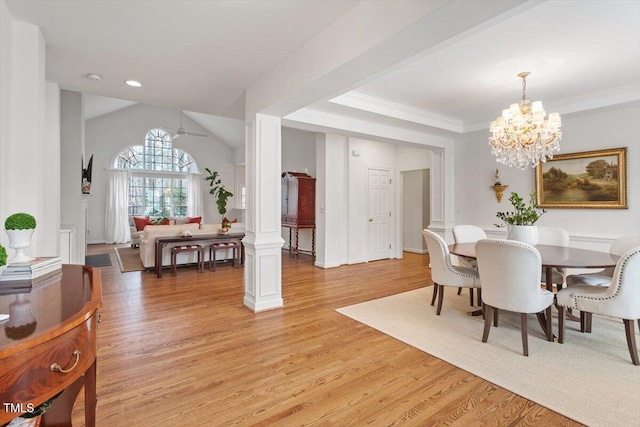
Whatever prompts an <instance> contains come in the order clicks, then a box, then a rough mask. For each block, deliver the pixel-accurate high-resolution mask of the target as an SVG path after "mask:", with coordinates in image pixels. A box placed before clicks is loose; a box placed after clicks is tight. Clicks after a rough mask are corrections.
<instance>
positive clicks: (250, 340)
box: [74, 245, 578, 427]
mask: <svg viewBox="0 0 640 427" xmlns="http://www.w3.org/2000/svg"><path fill="white" fill-rule="evenodd" d="M106 252H108V253H110V254H111V260H112V263H113V266H112V267H104V268H101V271H102V280H103V307H102V309H101V313H102V323H101V324H100V325H99V328H98V413H97V419H98V426H107V427H110V426H145V427H146V426H172V427H173V426H227V425H240V426H246V425H264V426H268V425H278V426H301V425H314V426H361V425H372V426H389V425H400V424H405V425H414V426H415V425H419V426H423V425H464V426H468V425H478V426H480V425H482V426H485V425H541V426H542V425H544V426H550V425H578V424H576V423H574V422H573V421H571V420H568V419H566V418H564V417H562V416H560V415H558V414H556V413H554V412H552V411H550V410H548V409H546V408H543V407H541V406H539V405H537V404H534V403H532V402H530V401H528V400H526V399H523V398H521V397H519V396H517V395H514V394H512V393H510V392H508V391H505V390H503V389H501V388H499V387H496V386H495V385H493V384H491V383H489V382H487V381H484V380H482V379H480V378H478V377H475V376H473V375H471V374H469V373H467V372H465V371H463V370H461V369H458V368H456V367H454V366H452V365H450V364H448V363H446V362H443V361H441V360H439V359H437V358H435V357H432V356H430V355H429V354H426V353H423V352H421V351H419V350H416V349H414V348H412V347H410V346H408V345H406V344H403V343H401V342H399V341H397V340H395V339H393V338H391V337H389V336H387V335H384V334H382V333H380V332H378V331H376V330H374V329H371V328H369V327H367V326H364V325H362V324H360V323H358V322H355V321H354V320H351V319H349V318H347V317H345V316H342V315H341V314H339V313H337V312H336V311H335V309H336V308H339V307H343V306H347V305H351V304H355V303H358V302H363V301H367V300H371V299H374V298H380V297H384V296H388V295H392V294H396V293H399V292H404V291H408V290H412V289H416V288H419V287H424V286H427V285H431V284H432V282H431V280H430V278H429V270H428V268H427V265H428V256H427V255H416V254H411V253H406V254H405V258H404V259H403V260H388V261H378V262H374V263H369V264H361V265H353V266H343V267H339V268H334V269H328V270H323V269H320V268H316V267H313V265H312V261H311V258H310V257H308V256H304V255H301V256H300V257H299V258H298V259H295V258H290V257H289V256H288V253H286V252H283V256H282V259H283V268H282V275H283V292H282V293H283V297H284V301H285V306H284V308H282V309H277V310H271V311H267V312H263V313H257V314H256V313H253V312H251V311H250V310H248V309H247V308H246V307H244V306H243V304H242V299H243V279H242V277H243V276H242V275H243V270H242V269H239V270H238V269H234V268H231V267H230V266H226V265H225V266H220V267H219V268H218V270H217V271H216V272H215V273H214V272H209V271H207V272H205V273H204V274H199V273H197V272H196V271H195V269H192V268H181V269H179V270H178V275H177V276H175V277H174V276H171V275H170V274H165V275H164V276H163V278H162V279H157V278H156V277H155V276H154V275H153V274H152V273H147V272H131V273H120V269H119V267H118V261H117V259H116V257H115V252H114V249H113V246H107V245H91V246H90V247H89V253H90V254H98V253H106ZM459 298H468V295H467V294H463V295H462V296H460V297H459ZM479 334H480V331H479ZM549 392H550V393H558V392H562V391H560V390H549ZM82 409H83V402H82V398H80V399H79V401H78V404H77V405H76V407H75V410H74V425H75V426H81V425H83V424H84V422H83V419H82Z"/></svg>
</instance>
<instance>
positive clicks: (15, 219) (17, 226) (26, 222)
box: [4, 212, 36, 230]
mask: <svg viewBox="0 0 640 427" xmlns="http://www.w3.org/2000/svg"><path fill="white" fill-rule="evenodd" d="M32 228H36V219H35V218H34V217H33V215H29V214H28V213H23V212H19V213H15V214H13V215H10V216H8V217H7V219H6V220H5V221H4V229H5V230H30V229H32Z"/></svg>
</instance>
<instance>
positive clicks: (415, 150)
mask: <svg viewBox="0 0 640 427" xmlns="http://www.w3.org/2000/svg"><path fill="white" fill-rule="evenodd" d="M431 154H432V153H431V151H430V150H428V149H426V148H424V147H417V146H397V147H396V168H397V170H398V175H397V179H396V182H397V183H398V186H399V188H400V189H401V191H398V195H399V200H398V203H397V209H398V215H397V216H396V218H402V221H398V223H397V224H396V229H397V230H398V231H397V235H398V240H397V241H396V243H395V245H394V248H395V250H394V252H395V257H396V258H402V255H403V254H402V252H403V250H407V251H411V252H418V253H425V252H426V251H425V250H426V245H425V244H424V239H423V238H422V230H424V229H425V228H427V227H428V226H429V224H430V223H431V179H430V173H431V171H430V170H429V168H430V167H431ZM407 177H409V178H408V179H409V182H407Z"/></svg>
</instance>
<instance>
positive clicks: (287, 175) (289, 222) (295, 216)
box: [282, 172, 316, 256]
mask: <svg viewBox="0 0 640 427" xmlns="http://www.w3.org/2000/svg"><path fill="white" fill-rule="evenodd" d="M282 226H283V227H287V228H289V252H290V253H291V252H292V251H294V253H295V254H297V253H298V229H300V228H310V229H311V232H312V240H311V245H312V247H311V254H312V255H313V256H315V228H316V179H315V178H312V177H311V176H309V175H307V174H306V173H301V172H283V173H282ZM292 229H295V230H296V240H295V245H292V244H291V230H292Z"/></svg>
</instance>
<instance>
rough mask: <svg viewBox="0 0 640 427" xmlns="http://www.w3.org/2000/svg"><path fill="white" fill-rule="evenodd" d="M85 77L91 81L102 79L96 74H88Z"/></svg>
mask: <svg viewBox="0 0 640 427" xmlns="http://www.w3.org/2000/svg"><path fill="white" fill-rule="evenodd" d="M87 77H88V78H90V79H91V80H100V79H102V76H101V75H100V74H96V73H89V74H87Z"/></svg>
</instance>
